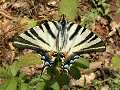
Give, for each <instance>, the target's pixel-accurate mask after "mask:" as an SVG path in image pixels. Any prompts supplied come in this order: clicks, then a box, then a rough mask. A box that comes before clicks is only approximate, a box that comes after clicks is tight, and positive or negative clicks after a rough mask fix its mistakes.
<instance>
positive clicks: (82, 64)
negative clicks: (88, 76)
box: [74, 58, 90, 69]
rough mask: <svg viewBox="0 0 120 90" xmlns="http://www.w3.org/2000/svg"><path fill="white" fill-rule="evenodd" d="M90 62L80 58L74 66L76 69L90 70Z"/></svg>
mask: <svg viewBox="0 0 120 90" xmlns="http://www.w3.org/2000/svg"><path fill="white" fill-rule="evenodd" d="M89 64H90V63H89V61H88V60H87V59H85V58H80V59H79V60H77V61H76V62H75V64H74V66H75V67H79V68H83V69H87V68H89Z"/></svg>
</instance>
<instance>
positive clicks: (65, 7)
mask: <svg viewBox="0 0 120 90" xmlns="http://www.w3.org/2000/svg"><path fill="white" fill-rule="evenodd" d="M78 5H79V4H78V0H61V1H60V3H59V14H60V15H62V14H64V15H66V17H67V18H69V19H70V20H74V19H75V17H76V15H77V12H78V8H77V7H78Z"/></svg>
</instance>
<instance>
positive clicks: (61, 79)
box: [57, 73, 70, 86]
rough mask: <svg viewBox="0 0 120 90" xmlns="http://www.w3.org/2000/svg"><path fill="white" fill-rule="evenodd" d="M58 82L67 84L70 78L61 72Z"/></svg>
mask: <svg viewBox="0 0 120 90" xmlns="http://www.w3.org/2000/svg"><path fill="white" fill-rule="evenodd" d="M57 81H58V83H59V84H60V86H61V85H68V84H69V81H70V78H69V76H68V74H67V73H62V74H61V75H60V76H59V78H58V80H57Z"/></svg>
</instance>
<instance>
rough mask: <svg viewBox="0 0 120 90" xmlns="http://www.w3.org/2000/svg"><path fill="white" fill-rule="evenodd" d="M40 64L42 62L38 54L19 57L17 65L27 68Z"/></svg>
mask: <svg viewBox="0 0 120 90" xmlns="http://www.w3.org/2000/svg"><path fill="white" fill-rule="evenodd" d="M42 63H43V62H42V60H41V59H40V56H39V55H38V54H34V53H28V54H25V55H23V56H21V57H20V58H19V62H18V63H17V64H19V65H20V66H29V65H34V64H42Z"/></svg>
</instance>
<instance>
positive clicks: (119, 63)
mask: <svg viewBox="0 0 120 90" xmlns="http://www.w3.org/2000/svg"><path fill="white" fill-rule="evenodd" d="M112 64H113V66H114V67H115V68H118V69H120V56H113V57H112Z"/></svg>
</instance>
